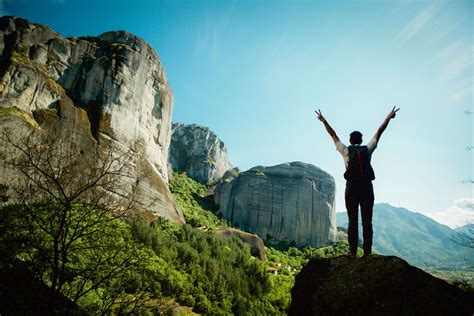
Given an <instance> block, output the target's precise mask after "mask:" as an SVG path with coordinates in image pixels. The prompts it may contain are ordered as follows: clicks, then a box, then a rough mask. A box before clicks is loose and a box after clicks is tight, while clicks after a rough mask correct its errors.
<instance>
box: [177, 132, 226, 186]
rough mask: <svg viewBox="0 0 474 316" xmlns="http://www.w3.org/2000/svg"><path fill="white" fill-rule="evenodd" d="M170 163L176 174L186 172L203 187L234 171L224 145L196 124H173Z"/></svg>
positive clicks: (212, 134) (214, 135)
mask: <svg viewBox="0 0 474 316" xmlns="http://www.w3.org/2000/svg"><path fill="white" fill-rule="evenodd" d="M169 161H170V164H171V166H172V168H173V170H174V171H178V172H182V171H184V172H186V174H187V175H188V176H189V177H190V178H192V179H194V180H195V181H197V182H200V183H203V184H210V183H213V182H215V181H217V180H219V179H220V178H221V177H222V175H223V174H224V173H225V172H226V171H227V170H229V169H231V168H232V165H231V164H230V162H229V158H228V156H227V148H226V147H225V145H224V143H223V142H222V141H221V140H220V139H219V138H217V136H216V134H214V133H213V132H212V131H211V130H210V129H209V128H206V127H203V126H199V125H196V124H192V125H185V124H173V129H172V136H171V146H170V155H169Z"/></svg>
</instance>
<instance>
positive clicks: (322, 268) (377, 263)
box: [288, 256, 474, 316]
mask: <svg viewBox="0 0 474 316" xmlns="http://www.w3.org/2000/svg"><path fill="white" fill-rule="evenodd" d="M473 312H474V295H473V294H472V292H471V293H467V292H465V291H463V290H461V289H459V288H457V287H455V286H453V285H450V284H448V283H447V282H446V281H444V280H441V279H438V278H436V277H433V276H432V275H430V274H428V273H426V272H424V271H423V270H420V269H418V268H416V267H413V266H410V265H409V264H408V263H407V262H406V261H404V260H402V259H400V258H397V257H383V256H371V257H368V258H364V259H355V260H354V259H349V258H347V257H338V258H334V259H312V260H311V261H309V262H308V264H307V265H306V266H305V267H304V268H303V269H302V270H301V272H300V273H299V274H298V275H297V276H296V279H295V285H294V287H293V289H292V290H291V306H290V309H289V313H288V314H289V315H315V316H316V315H394V316H395V315H396V316H398V315H466V316H467V315H472V314H473Z"/></svg>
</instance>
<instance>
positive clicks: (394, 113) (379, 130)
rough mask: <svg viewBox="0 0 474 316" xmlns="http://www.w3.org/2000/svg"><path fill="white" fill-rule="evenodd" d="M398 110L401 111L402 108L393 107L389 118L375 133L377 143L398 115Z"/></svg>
mask: <svg viewBox="0 0 474 316" xmlns="http://www.w3.org/2000/svg"><path fill="white" fill-rule="evenodd" d="M398 110H400V108H398V109H396V108H395V107H393V109H392V110H391V111H390V113H388V115H387V117H386V118H385V120H384V121H383V122H382V124H381V125H380V127H379V129H378V130H377V132H376V133H375V136H374V138H375V139H376V140H377V142H378V141H379V139H380V136H382V133H383V132H384V131H385V129H386V128H387V126H388V123H389V122H390V120H391V119H393V118H394V117H395V116H396V115H397V112H398Z"/></svg>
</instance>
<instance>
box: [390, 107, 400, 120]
mask: <svg viewBox="0 0 474 316" xmlns="http://www.w3.org/2000/svg"><path fill="white" fill-rule="evenodd" d="M399 110H400V108H398V109H396V107H395V106H394V107H393V109H392V110H391V111H390V113H388V115H387V119H389V120H391V119H393V118H395V116H397V112H398V111H399Z"/></svg>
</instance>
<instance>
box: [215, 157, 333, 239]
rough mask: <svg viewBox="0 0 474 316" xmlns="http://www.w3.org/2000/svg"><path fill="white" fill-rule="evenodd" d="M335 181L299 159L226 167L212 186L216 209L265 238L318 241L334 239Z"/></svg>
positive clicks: (237, 224) (236, 224)
mask: <svg viewBox="0 0 474 316" xmlns="http://www.w3.org/2000/svg"><path fill="white" fill-rule="evenodd" d="M334 196H335V182H334V178H333V177H332V176H331V175H329V174H328V173H327V172H325V171H323V170H321V169H319V168H318V167H316V166H313V165H311V164H307V163H302V162H291V163H284V164H280V165H277V166H272V167H263V166H258V167H254V168H252V169H250V170H248V171H245V172H242V173H240V174H238V173H236V172H235V171H233V170H232V171H228V172H226V174H224V176H223V178H222V179H221V180H220V181H219V182H218V184H217V186H216V188H215V190H214V201H215V203H216V204H217V205H218V206H219V211H218V212H219V213H220V214H221V215H222V217H223V218H225V219H227V220H229V221H230V222H231V223H232V224H233V225H235V226H237V227H239V228H242V229H243V230H245V231H250V232H253V233H255V234H257V235H259V236H260V237H262V238H264V239H267V240H269V239H272V240H279V241H286V242H288V243H290V244H292V243H295V244H296V245H299V246H304V245H312V246H315V247H320V246H323V245H326V244H329V243H331V242H334V241H335V240H336V218H335V209H334Z"/></svg>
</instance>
